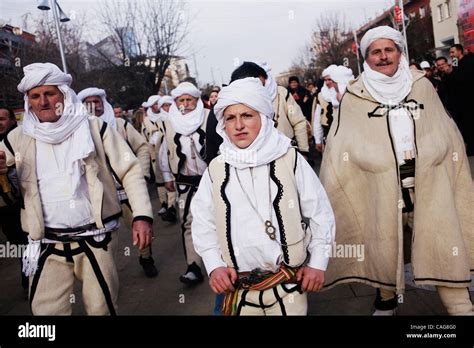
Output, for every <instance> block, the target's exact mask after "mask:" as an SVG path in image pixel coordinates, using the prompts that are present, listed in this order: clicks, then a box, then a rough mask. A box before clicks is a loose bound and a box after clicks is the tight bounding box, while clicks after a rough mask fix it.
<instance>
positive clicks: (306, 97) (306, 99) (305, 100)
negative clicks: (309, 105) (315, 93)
mask: <svg viewBox="0 0 474 348" xmlns="http://www.w3.org/2000/svg"><path fill="white" fill-rule="evenodd" d="M308 99H309V98H308V96H307V95H305V96H304V98H303V102H304V103H306V102H307V101H308Z"/></svg>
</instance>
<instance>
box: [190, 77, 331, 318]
mask: <svg viewBox="0 0 474 348" xmlns="http://www.w3.org/2000/svg"><path fill="white" fill-rule="evenodd" d="M215 112H216V117H217V120H218V126H217V132H218V133H219V134H220V135H221V136H222V138H223V139H224V142H223V143H222V145H221V147H220V151H221V155H220V156H218V157H217V158H215V159H214V160H213V161H212V162H211V164H210V165H209V168H208V170H206V172H205V173H204V176H203V178H202V181H201V184H200V185H199V190H198V192H197V193H196V196H195V198H194V200H193V202H192V203H191V211H192V213H193V216H194V219H193V224H192V229H193V242H194V246H195V248H196V251H197V252H198V253H199V254H200V255H201V256H202V258H203V261H204V264H205V266H206V270H207V272H208V274H209V277H210V281H209V284H210V287H211V289H212V290H213V291H214V292H215V293H217V294H223V293H224V294H225V297H224V300H223V301H222V313H223V314H225V315H252V314H253V315H304V314H306V312H307V298H306V292H307V291H319V290H320V289H321V287H322V285H323V282H324V271H325V270H326V267H327V263H328V252H327V251H328V247H329V246H330V245H331V243H332V241H333V239H334V230H335V226H334V217H333V214H332V209H331V206H330V205H329V201H328V199H327V196H326V193H325V191H324V189H323V187H322V185H321V184H320V182H319V180H318V178H317V176H316V174H315V173H314V171H313V170H312V168H311V167H310V166H309V165H308V163H307V162H306V161H305V160H304V158H303V156H302V155H301V154H299V153H297V151H296V150H295V148H293V147H292V146H291V140H290V139H289V138H288V137H286V136H284V135H283V134H282V133H280V132H279V131H278V130H277V129H276V128H275V127H274V122H273V112H274V111H273V106H272V100H271V97H270V95H269V94H268V92H267V90H266V89H265V88H264V87H263V86H262V83H261V82H260V80H259V79H257V78H244V79H239V80H236V81H234V82H232V83H231V84H230V85H229V86H227V87H224V88H223V89H222V91H221V92H220V94H219V99H218V101H217V104H216V105H215ZM304 219H305V221H307V222H309V224H308V225H306V224H305V222H304Z"/></svg>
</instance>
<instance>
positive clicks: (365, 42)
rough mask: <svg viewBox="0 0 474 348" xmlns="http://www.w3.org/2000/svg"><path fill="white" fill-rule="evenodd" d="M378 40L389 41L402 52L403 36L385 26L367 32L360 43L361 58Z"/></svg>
mask: <svg viewBox="0 0 474 348" xmlns="http://www.w3.org/2000/svg"><path fill="white" fill-rule="evenodd" d="M378 39H389V40H392V41H393V42H395V44H396V45H397V46H398V48H400V51H402V52H403V50H404V47H405V45H404V42H405V40H404V39H403V35H402V34H401V33H400V32H399V31H398V30H395V29H393V28H390V27H388V26H386V25H384V26H380V27H376V28H373V29H370V30H369V31H367V32H366V33H365V35H364V37H363V38H362V40H361V41H360V50H361V52H362V56H363V57H365V56H366V53H367V49H368V48H369V46H370V45H371V44H372V43H373V42H374V41H375V40H378Z"/></svg>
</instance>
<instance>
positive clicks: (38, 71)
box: [18, 63, 72, 93]
mask: <svg viewBox="0 0 474 348" xmlns="http://www.w3.org/2000/svg"><path fill="white" fill-rule="evenodd" d="M23 72H24V73H25V77H23V79H22V80H21V82H20V84H19V85H18V90H19V91H20V92H21V93H27V92H28V91H29V90H30V89H32V88H35V87H37V86H43V85H53V86H60V85H66V86H70V85H71V82H72V77H71V75H69V74H65V73H63V72H62V71H61V70H60V69H59V68H58V67H57V66H56V65H54V64H51V63H33V64H30V65H27V66H25V67H24V68H23Z"/></svg>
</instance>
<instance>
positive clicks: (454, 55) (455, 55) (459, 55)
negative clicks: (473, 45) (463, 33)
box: [449, 47, 463, 60]
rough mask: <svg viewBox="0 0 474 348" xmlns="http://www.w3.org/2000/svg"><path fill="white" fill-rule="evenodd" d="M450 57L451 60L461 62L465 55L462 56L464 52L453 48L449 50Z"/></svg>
mask: <svg viewBox="0 0 474 348" xmlns="http://www.w3.org/2000/svg"><path fill="white" fill-rule="evenodd" d="M449 56H450V57H451V58H456V59H458V60H459V59H461V58H462V56H463V54H462V52H461V51H460V50H458V49H457V48H456V47H451V48H450V49H449Z"/></svg>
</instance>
